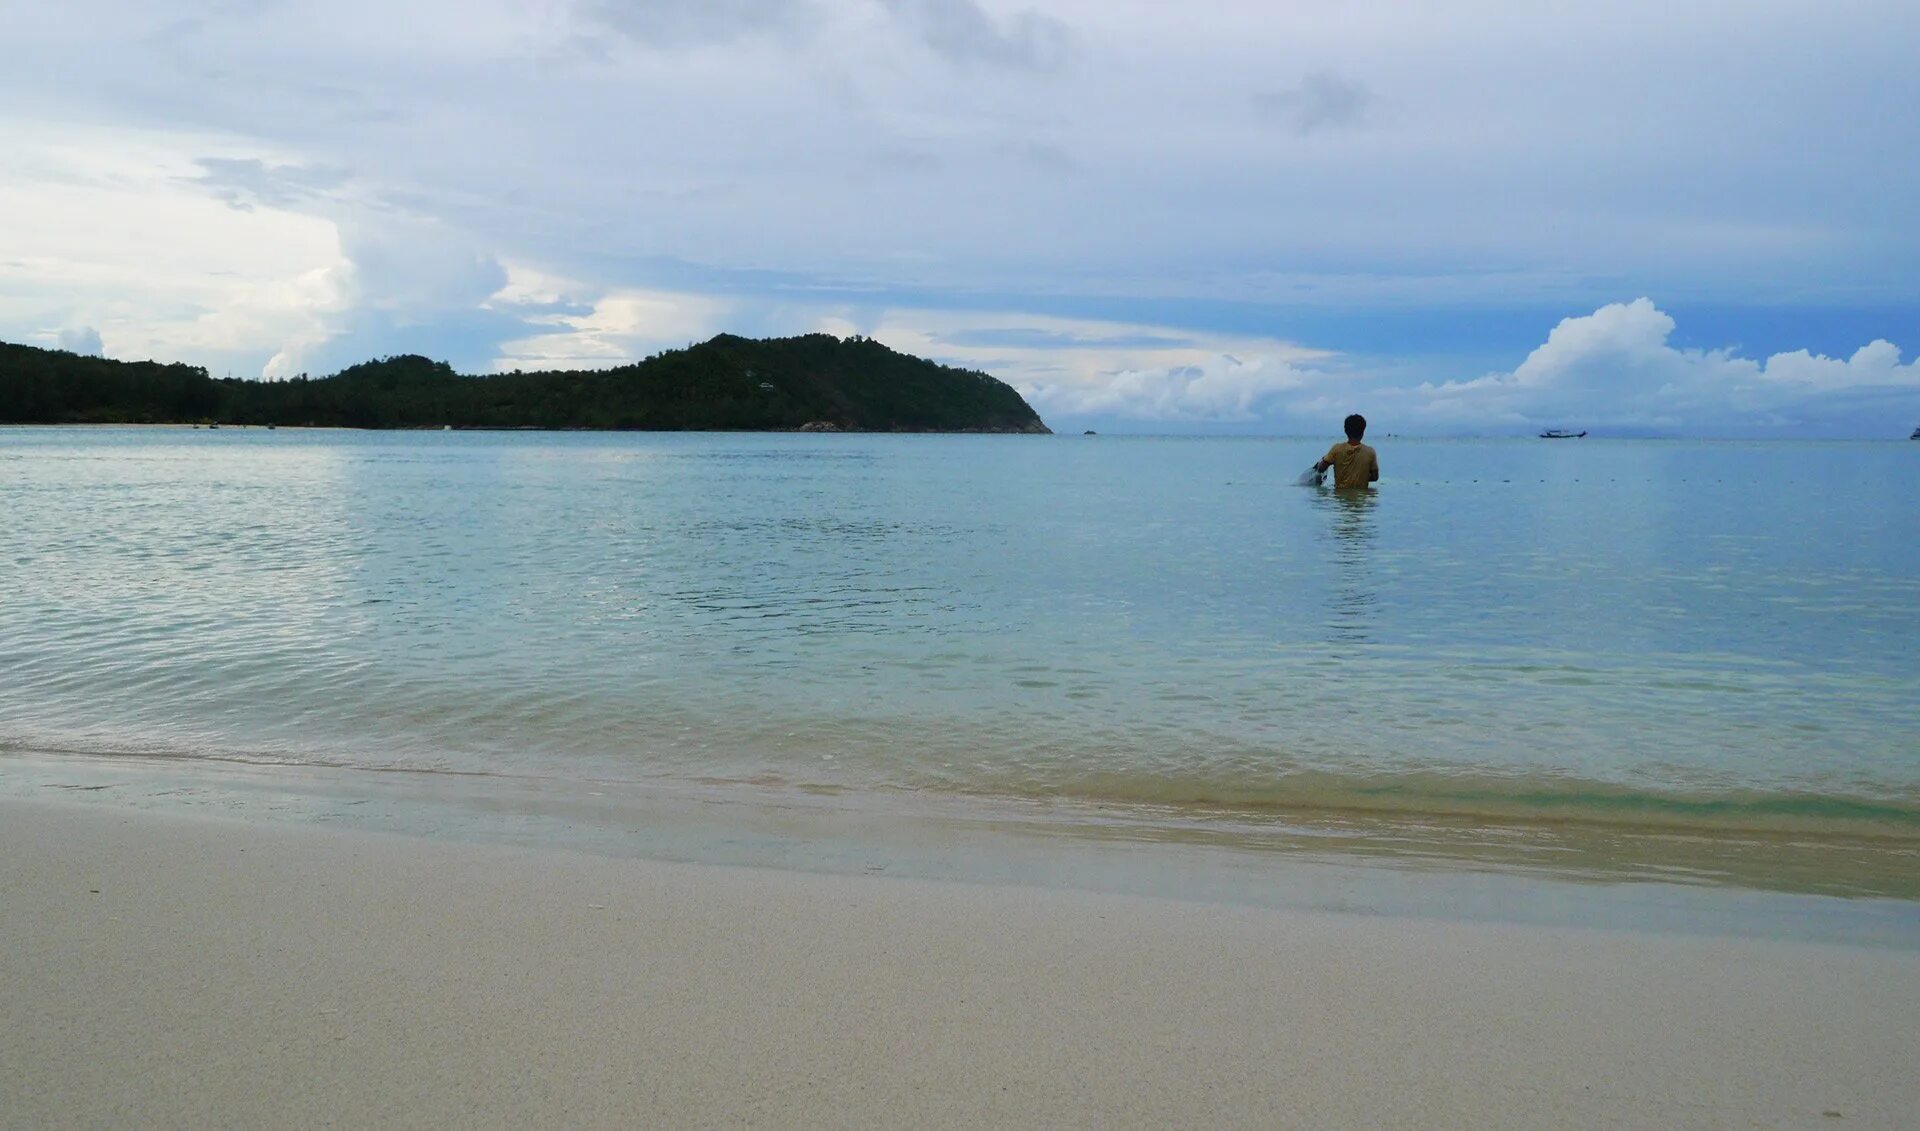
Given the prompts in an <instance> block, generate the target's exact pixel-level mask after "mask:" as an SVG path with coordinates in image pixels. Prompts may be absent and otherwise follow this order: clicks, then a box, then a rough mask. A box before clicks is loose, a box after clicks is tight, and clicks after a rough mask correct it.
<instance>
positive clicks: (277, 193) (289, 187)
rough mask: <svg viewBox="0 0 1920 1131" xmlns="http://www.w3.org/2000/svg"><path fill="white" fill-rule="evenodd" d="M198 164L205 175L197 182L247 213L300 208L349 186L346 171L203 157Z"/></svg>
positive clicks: (201, 174)
mask: <svg viewBox="0 0 1920 1131" xmlns="http://www.w3.org/2000/svg"><path fill="white" fill-rule="evenodd" d="M198 164H199V166H200V169H201V172H200V175H199V176H198V177H195V178H194V181H195V182H196V183H198V184H202V185H205V186H207V187H208V188H209V189H210V190H211V191H212V192H213V195H214V196H215V197H216V198H217V199H220V200H224V201H226V202H227V203H228V204H229V205H231V206H233V207H235V208H238V209H241V210H243V211H245V210H249V209H252V208H254V207H255V206H264V207H267V208H299V207H301V206H303V205H307V204H310V203H311V202H313V201H314V200H316V199H318V198H320V197H321V196H323V195H325V194H326V193H328V192H330V191H332V190H335V189H339V188H340V187H342V186H343V185H345V184H346V182H347V173H346V171H345V170H343V169H328V168H310V167H307V166H302V165H292V164H284V165H272V164H268V163H267V162H265V161H262V160H260V159H259V158H257V157H245V158H238V157H202V158H199V160H198Z"/></svg>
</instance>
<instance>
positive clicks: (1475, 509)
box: [0, 428, 1920, 897]
mask: <svg viewBox="0 0 1920 1131" xmlns="http://www.w3.org/2000/svg"><path fill="white" fill-rule="evenodd" d="M1325 446H1326V445H1325V442H1324V441H1322V440H1239V439H1233V440H1225V439H1133V438H1121V437H1105V436H1103V437H999V436H979V437H942V436H857V435H854V436H848V435H841V436H832V435H829V436H814V435H809V436H793V435H655V434H615V435H607V434H551V433H533V434H529V433H518V434H500V433H420V432H413V433H351V432H312V431H303V430H295V429H280V430H275V431H265V430H258V429H249V430H242V429H233V428H227V429H221V430H219V431H199V430H188V429H178V428H169V429H105V428H102V429H7V430H0V515H4V520H3V521H0V570H4V574H0V576H3V577H4V579H5V582H4V584H0V750H4V749H11V750H14V751H28V750H43V751H44V750H54V751H76V752H82V753H91V754H111V753H140V754H147V755H171V756H179V757H191V758H214V759H239V760H244V761H256V762H259V761H264V762H292V763H302V764H322V765H338V766H348V767H364V768H375V769H386V768H405V769H417V770H434V771H458V772H474V773H487V774H508V775H520V776H528V777H537V778H543V779H556V780H561V781H567V780H572V781H588V780H619V781H638V782H646V781H655V782H660V783H663V784H665V783H678V784H689V783H697V784H701V785H703V786H705V785H714V784H718V785H729V784H738V785H740V786H741V787H743V788H760V789H803V790H813V791H823V790H824V791H837V792H844V793H846V794H848V795H857V796H860V797H868V798H876V799H882V801H884V799H885V798H886V797H889V796H902V795H905V793H907V792H911V793H914V794H916V795H921V796H939V797H946V798H965V797H978V798H985V799H1001V800H1005V799H1020V798H1043V799H1044V798H1055V799H1065V800H1072V801H1076V802H1086V803H1088V804H1091V805H1098V806H1105V807H1106V808H1105V809H1104V810H1103V811H1105V812H1124V813H1125V814H1126V819H1127V820H1128V821H1135V822H1138V823H1139V824H1140V825H1141V826H1142V827H1165V828H1173V827H1179V826H1182V825H1183V824H1186V823H1191V822H1194V821H1199V822H1202V823H1203V824H1204V823H1208V822H1211V823H1213V824H1215V825H1217V824H1219V823H1220V822H1226V823H1228V824H1231V825H1232V826H1233V827H1235V828H1241V827H1245V828H1249V829H1252V830H1253V831H1254V833H1255V834H1257V833H1258V831H1259V830H1260V829H1261V828H1263V827H1266V825H1268V824H1271V825H1285V826H1287V827H1298V826H1300V825H1301V824H1302V823H1303V822H1304V823H1306V824H1308V825H1320V824H1326V823H1329V822H1331V823H1335V824H1339V823H1343V822H1344V823H1353V822H1359V823H1362V824H1365V825H1367V827H1368V829H1369V830H1370V831H1369V833H1368V835H1369V836H1373V837H1376V838H1381V837H1384V838H1385V839H1386V840H1387V841H1393V840H1396V839H1398V840H1401V841H1407V840H1411V841H1415V842H1418V845H1417V846H1416V847H1418V848H1419V850H1420V851H1426V850H1427V849H1430V848H1431V847H1432V844H1431V842H1430V840H1422V839H1421V838H1422V837H1430V830H1432V829H1434V828H1438V827H1446V828H1451V829H1456V830H1457V829H1463V828H1464V829H1488V828H1499V829H1505V830H1517V832H1515V833H1514V835H1517V836H1520V837H1521V838H1522V839H1523V840H1524V839H1527V838H1529V837H1531V838H1534V839H1535V840H1540V838H1551V837H1553V836H1564V835H1565V829H1566V828H1568V827H1569V826H1573V827H1579V828H1591V829H1601V830H1604V829H1610V828H1619V827H1630V828H1636V829H1651V830H1655V831H1657V832H1659V833H1660V835H1663V836H1672V835H1685V836H1701V837H1707V838H1710V839H1715V840H1716V841H1717V842H1725V843H1728V844H1735V845H1739V844H1744V843H1749V842H1751V843H1759V842H1767V843H1776V844H1777V843H1783V842H1794V843H1802V842H1805V841H1806V840H1807V838H1813V840H1815V841H1817V842H1818V843H1819V844H1821V845H1827V846H1838V849H1839V851H1838V852H1837V854H1834V855H1831V858H1830V859H1829V858H1828V857H1822V858H1821V859H1822V861H1825V862H1824V863H1819V862H1816V863H1815V864H1812V865H1809V867H1810V868H1811V869H1812V870H1813V871H1818V870H1819V869H1820V868H1824V867H1831V868H1832V869H1837V871H1835V872H1834V874H1833V878H1832V881H1831V882H1830V883H1828V884H1827V887H1828V888H1831V889H1832V890H1839V891H1858V892H1861V893H1866V894H1899V895H1902V896H1903V897H1912V896H1913V895H1915V894H1916V893H1914V892H1908V891H1907V890H1905V887H1903V886H1902V885H1901V884H1900V883H1899V882H1896V881H1894V880H1891V879H1888V878H1887V877H1889V876H1893V875H1898V874H1902V873H1910V872H1911V871H1913V868H1912V865H1913V864H1914V863H1915V862H1916V860H1917V859H1920V857H1916V849H1920V706H1916V704H1920V650H1917V649H1916V648H1915V647H1914V646H1913V645H1914V641H1915V640H1916V639H1920V553H1916V552H1915V547H1916V546H1920V508H1917V507H1916V506H1915V505H1914V500H1915V498H1916V497H1920V491H1917V490H1916V488H1920V445H1903V444H1897V443H1892V444H1890V443H1858V444H1848V443H1836V444H1822V443H1751V444H1748V443H1724V442H1719V443H1690V442H1671V441H1668V442H1659V441H1645V442H1639V441H1603V440H1596V439H1593V438H1589V439H1586V440H1582V441H1578V442H1564V443H1554V444H1548V443H1542V442H1539V441H1473V442H1468V441H1403V440H1393V439H1383V440H1380V441H1379V443H1378V444H1377V446H1378V447H1379V449H1380V452H1381V461H1382V467H1383V473H1384V478H1383V481H1382V484H1381V488H1380V490H1378V491H1377V492H1374V493H1371V494H1364V495H1343V494H1339V493H1335V492H1332V491H1328V490H1325V489H1317V488H1311V487H1300V486H1297V485H1296V483H1295V481H1296V479H1297V477H1298V476H1299V472H1300V469H1301V468H1302V467H1304V466H1306V465H1307V464H1309V463H1311V462H1312V460H1313V459H1314V458H1315V457H1316V456H1317V455H1318V454H1319V453H1320V452H1321V451H1324V450H1325ZM1063 819H1064V818H1063ZM1263 823H1266V824H1263ZM1209 827H1211V826H1209ZM1421 829H1427V830H1429V832H1428V833H1421V832H1419V831H1418V830H1421ZM1556 830H1558V831H1556ZM1796 838H1798V839H1796ZM1481 839H1483V840H1484V839H1485V838H1481ZM1735 854H1736V855H1738V853H1735ZM1547 855H1549V856H1550V855H1551V854H1550V853H1549V854H1547ZM1866 858H1871V859H1872V861H1873V866H1872V867H1865V866H1863V865H1861V864H1860V863H1859V861H1861V860H1862V859H1866ZM1700 871H1701V874H1708V873H1711V871H1712V869H1710V868H1707V869H1701V870H1700ZM1906 886H1912V881H1907V883H1906ZM1823 890H1824V889H1823Z"/></svg>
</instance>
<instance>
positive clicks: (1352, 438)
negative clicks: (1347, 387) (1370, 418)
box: [1313, 412, 1380, 490]
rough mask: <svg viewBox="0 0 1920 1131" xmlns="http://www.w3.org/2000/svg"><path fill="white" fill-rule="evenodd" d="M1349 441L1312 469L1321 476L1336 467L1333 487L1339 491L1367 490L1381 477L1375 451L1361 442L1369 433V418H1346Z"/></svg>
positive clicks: (1335, 447)
mask: <svg viewBox="0 0 1920 1131" xmlns="http://www.w3.org/2000/svg"><path fill="white" fill-rule="evenodd" d="M1346 425H1347V442H1346V443H1344V444H1335V445H1334V446H1333V447H1331V448H1328V449H1327V454H1326V455H1324V456H1321V457H1320V462H1319V463H1316V464H1314V465H1313V469H1314V470H1315V471H1317V472H1320V473H1321V474H1323V475H1324V474H1325V473H1326V470H1327V469H1328V468H1329V467H1331V468H1333V486H1334V488H1335V489H1336V490H1340V489H1345V488H1351V487H1366V486H1368V485H1370V484H1372V483H1374V482H1376V481H1378V480H1379V478H1380V457H1379V456H1377V455H1375V454H1374V451H1373V449H1372V448H1370V447H1368V446H1367V445H1365V444H1363V443H1361V442H1360V437H1362V436H1364V435H1366V434H1367V418H1366V417H1364V416H1361V415H1360V414H1359V413H1357V412H1356V413H1354V414H1353V415H1352V416H1349V417H1347V420H1346Z"/></svg>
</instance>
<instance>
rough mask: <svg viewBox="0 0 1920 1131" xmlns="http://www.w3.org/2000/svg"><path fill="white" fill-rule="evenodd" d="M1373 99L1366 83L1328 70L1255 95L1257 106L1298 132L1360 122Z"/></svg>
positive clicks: (1334, 127)
mask: <svg viewBox="0 0 1920 1131" xmlns="http://www.w3.org/2000/svg"><path fill="white" fill-rule="evenodd" d="M1372 102H1373V93H1372V92H1371V91H1369V90H1368V89H1367V88H1366V87H1365V86H1362V85H1361V84H1360V83H1357V82H1353V81H1351V80H1349V79H1343V78H1341V77H1340V76H1339V75H1336V74H1333V73H1332V72H1329V71H1319V72H1316V73H1314V74H1310V75H1308V76H1307V77H1306V78H1304V79H1301V80H1300V83H1299V85H1297V86H1293V87H1289V88H1288V89H1286V90H1279V91H1264V92H1261V93H1258V94H1255V95H1254V96H1253V104H1254V106H1255V107H1256V108H1257V109H1259V110H1260V111H1261V112H1262V113H1263V114H1265V115H1267V116H1269V117H1271V118H1274V119H1276V120H1278V121H1280V122H1282V123H1284V124H1285V125H1286V126H1287V127H1288V128H1289V129H1291V130H1292V131H1293V132H1295V133H1297V134H1310V133H1316V132H1318V131H1320V130H1327V129H1338V128H1342V127H1348V126H1357V125H1360V124H1361V123H1362V122H1364V121H1365V120H1366V116H1367V110H1368V107H1369V106H1370V105H1371V104H1372Z"/></svg>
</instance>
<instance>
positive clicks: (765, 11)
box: [579, 0, 813, 49]
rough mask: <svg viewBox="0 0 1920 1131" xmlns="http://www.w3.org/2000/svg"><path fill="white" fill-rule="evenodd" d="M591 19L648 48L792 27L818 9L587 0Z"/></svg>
mask: <svg viewBox="0 0 1920 1131" xmlns="http://www.w3.org/2000/svg"><path fill="white" fill-rule="evenodd" d="M579 10H580V12H581V14H582V15H583V16H585V17H586V18H587V19H588V20H589V21H591V22H592V23H595V24H597V25H599V26H601V27H603V28H606V29H608V30H610V31H613V32H616V33H618V34H620V35H622V36H625V37H626V38H628V39H631V40H633V41H634V42H636V43H639V44H641V45H643V46H646V47H653V48H661V49H671V48H678V47H688V46H700V45H706V44H714V43H725V42H727V41H729V40H734V39H738V38H740V37H742V36H746V35H752V34H756V33H761V32H780V33H785V32H790V31H793V30H795V29H798V28H800V27H802V26H804V25H805V22H806V17H807V16H808V15H809V14H811V12H812V11H813V5H812V4H810V3H808V2H807V0H582V2H581V4H580V6H579Z"/></svg>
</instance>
